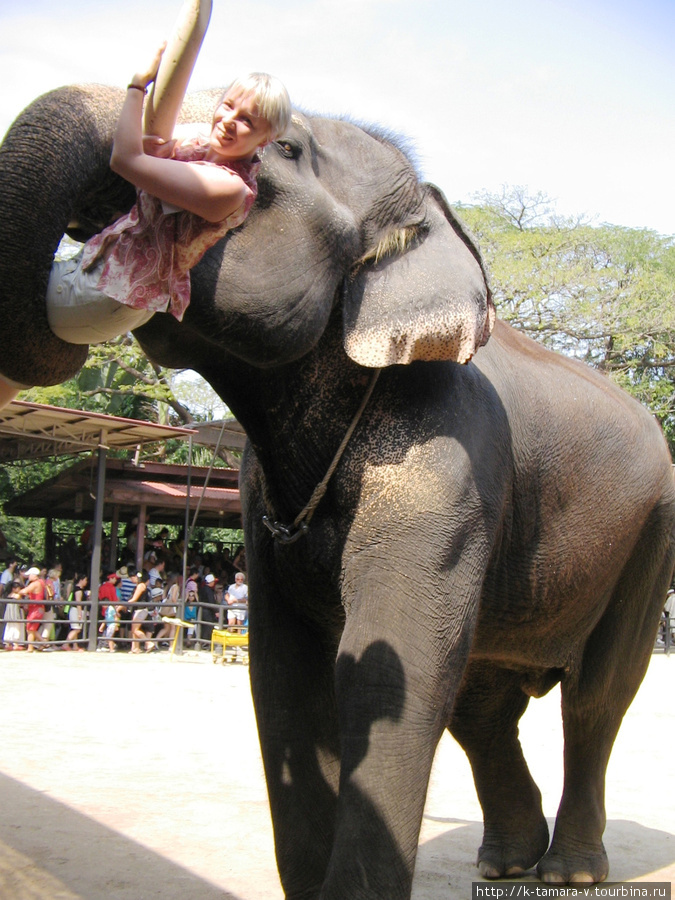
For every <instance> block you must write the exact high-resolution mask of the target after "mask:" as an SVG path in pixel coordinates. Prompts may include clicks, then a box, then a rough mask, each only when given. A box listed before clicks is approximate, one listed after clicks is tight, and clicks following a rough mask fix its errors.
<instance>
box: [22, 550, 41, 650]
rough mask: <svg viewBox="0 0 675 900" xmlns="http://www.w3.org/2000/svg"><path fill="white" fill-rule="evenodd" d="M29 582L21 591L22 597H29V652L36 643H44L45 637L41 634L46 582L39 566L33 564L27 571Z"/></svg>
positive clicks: (27, 628)
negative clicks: (41, 575)
mask: <svg viewBox="0 0 675 900" xmlns="http://www.w3.org/2000/svg"><path fill="white" fill-rule="evenodd" d="M26 577H27V578H28V584H27V585H26V587H24V588H22V589H21V590H20V591H19V593H20V595H21V596H22V597H28V599H29V603H28V609H27V610H26V637H27V639H28V652H29V653H33V652H34V651H35V643H36V642H38V643H43V642H44V640H45V639H44V638H43V637H42V635H41V634H40V625H41V624H42V618H43V616H44V614H45V607H44V599H45V583H44V581H42V579H41V578H40V570H39V569H38V567H37V566H31V568H30V569H28V571H27V572H26Z"/></svg>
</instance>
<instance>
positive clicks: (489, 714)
mask: <svg viewBox="0 0 675 900" xmlns="http://www.w3.org/2000/svg"><path fill="white" fill-rule="evenodd" d="M521 681H522V676H521V675H520V674H518V673H516V672H511V671H509V670H506V669H501V668H498V667H496V666H494V665H493V664H491V663H486V662H482V661H481V662H474V663H472V664H471V665H470V666H469V668H468V669H467V672H466V674H465V677H464V681H463V684H462V689H461V692H460V694H459V697H458V698H457V702H456V704H455V708H454V710H453V714H452V718H451V721H450V724H449V726H448V727H449V730H450V732H451V734H452V735H453V737H454V738H455V739H456V740H457V741H458V743H459V744H460V745H461V746H462V748H463V749H464V751H465V752H466V754H467V756H468V757H469V762H470V763H471V768H472V771H473V777H474V782H475V785H476V791H477V792H478V799H479V800H480V804H481V807H482V809H483V819H484V827H483V842H482V844H481V847H480V849H479V851H478V862H477V865H478V869H479V871H480V874H481V875H482V876H483V877H484V878H503V877H505V876H507V877H513V876H515V875H522V874H523V873H524V872H525V871H527V870H528V869H531V868H532V867H533V866H534V865H535V864H536V863H537V861H538V860H539V859H540V858H541V857H542V856H543V854H544V853H545V852H546V849H547V847H548V841H549V834H548V825H547V824H546V819H545V818H544V814H543V812H542V808H541V793H540V791H539V788H538V787H537V785H536V784H535V782H534V780H533V779H532V776H531V775H530V771H529V769H528V767H527V763H526V762H525V758H524V756H523V751H522V748H521V746H520V741H519V739H518V721H519V719H520V717H521V716H522V714H523V713H524V712H525V709H526V707H527V704H528V701H529V697H527V696H526V694H525V693H524V692H523V690H522V687H521Z"/></svg>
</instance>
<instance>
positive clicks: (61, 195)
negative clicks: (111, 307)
mask: <svg viewBox="0 0 675 900" xmlns="http://www.w3.org/2000/svg"><path fill="white" fill-rule="evenodd" d="M215 96H216V95H215V94H213V95H211V94H208V93H206V94H203V95H197V96H195V97H194V98H193V99H192V100H190V101H189V103H188V104H187V106H186V112H185V115H186V117H188V118H190V117H194V118H195V119H203V118H204V116H205V110H208V109H209V108H210V107H211V106H212V105H213V99H214V97H215ZM120 102H121V92H119V91H114V90H112V89H105V88H99V87H94V88H69V89H62V90H60V91H56V92H54V93H52V94H49V95H46V96H45V97H44V98H41V99H40V100H38V101H36V103H35V104H34V105H33V106H32V107H30V108H29V109H28V110H27V111H26V112H25V113H24V114H23V115H22V117H21V118H20V119H19V121H17V123H16V124H15V125H14V127H13V129H12V130H11V131H10V133H9V135H8V137H7V139H6V141H5V142H4V145H3V147H2V150H1V151H0V191H1V193H2V196H3V199H4V207H3V208H4V211H3V222H2V235H1V237H2V240H1V241H0V254H1V258H0V276H1V277H0V285H2V288H1V289H2V292H3V294H2V303H3V309H4V310H5V312H4V317H5V318H4V321H5V322H7V321H12V322H13V323H14V324H15V326H16V328H17V333H18V334H19V335H24V334H30V335H31V336H32V339H31V341H30V342H29V343H28V345H27V344H26V343H25V342H23V341H17V342H16V343H14V344H12V343H11V342H10V343H9V344H6V345H5V347H4V352H3V358H2V360H1V364H2V366H3V367H4V372H5V374H6V375H8V376H9V377H10V378H13V379H15V380H16V381H17V382H19V383H24V384H34V383H40V384H48V383H53V382H57V381H59V380H61V379H63V378H65V377H66V376H68V375H70V374H72V373H73V372H74V371H76V369H77V367H78V366H79V365H81V363H82V361H83V358H84V351H83V350H82V349H81V348H76V347H72V346H70V345H67V344H63V343H62V342H60V341H58V340H57V339H56V338H55V337H54V336H53V335H51V333H50V332H49V330H48V326H47V323H46V317H45V312H44V300H43V297H44V288H45V284H46V279H47V274H48V271H49V265H50V261H51V257H52V254H53V253H54V250H55V248H56V245H57V242H58V239H59V238H60V236H61V234H62V232H63V231H64V230H65V229H66V227H68V226H69V223H70V227H71V228H72V229H74V230H75V231H76V232H77V233H78V234H81V235H82V234H85V235H86V234H87V233H91V232H92V231H95V230H97V229H100V228H101V227H102V226H103V225H105V224H106V223H107V222H108V221H110V220H111V218H113V217H114V216H115V215H117V214H118V213H119V212H120V211H121V210H124V209H125V208H128V206H129V205H130V203H131V202H132V200H133V196H130V192H129V190H128V189H127V187H126V186H125V185H124V184H123V183H122V182H121V181H120V180H119V179H117V178H116V177H113V176H112V175H111V174H110V172H109V170H108V166H107V160H108V155H109V147H110V141H111V134H112V128H113V124H114V120H115V116H116V111H117V109H118V108H119V105H120ZM491 328H492V315H491V302H490V298H489V289H488V286H487V282H486V278H485V274H484V271H483V267H482V264H481V261H480V256H479V254H478V252H477V250H476V249H475V247H474V246H473V245H472V243H471V240H470V239H469V238H468V237H467V235H466V234H465V233H464V231H463V229H462V227H461V225H460V224H459V222H458V221H457V219H456V218H455V215H454V214H453V212H452V210H451V209H450V208H449V207H448V205H447V204H446V202H445V201H444V199H443V197H442V195H441V194H440V193H439V191H438V190H437V189H435V188H433V187H431V186H428V185H424V184H421V183H420V182H419V180H418V177H417V176H416V173H415V171H414V167H413V166H412V165H411V163H410V161H409V160H408V158H407V157H406V155H405V153H404V152H402V151H401V149H399V148H398V147H397V146H396V144H395V142H392V140H390V139H388V138H387V137H386V136H384V135H382V134H379V133H378V132H377V131H374V130H370V131H369V130H366V129H362V128H359V127H357V126H355V125H354V124H350V123H349V122H346V121H339V120H335V119H328V118H321V117H311V118H310V117H307V116H304V115H300V114H297V115H296V117H295V119H294V123H293V125H292V127H291V129H290V131H289V132H288V134H287V136H286V137H285V138H284V140H282V141H279V142H277V143H275V144H273V145H271V146H269V147H268V148H267V149H266V150H265V152H264V157H263V165H262V169H261V173H260V177H259V196H258V200H257V203H256V205H255V206H254V207H253V209H252V211H251V214H250V216H249V218H248V219H247V221H246V222H245V223H244V224H243V225H242V226H241V227H240V228H239V229H237V230H235V231H233V232H232V233H230V234H229V235H228V236H227V237H226V238H225V239H224V240H223V241H222V242H221V243H219V244H218V245H216V246H215V247H214V248H213V249H212V250H211V251H209V252H208V254H207V255H206V256H205V258H204V259H203V260H202V262H201V263H200V264H199V265H198V267H197V268H196V269H194V270H193V273H192V302H191V305H190V307H189V309H188V311H187V314H186V316H185V319H184V321H183V322H182V324H178V323H177V322H176V321H175V320H173V319H171V318H170V317H169V316H166V315H162V314H157V315H156V316H155V317H154V318H153V319H152V321H151V322H150V323H148V324H147V325H145V326H144V327H143V328H141V329H139V330H138V331H137V332H136V336H137V338H138V340H139V341H140V342H141V344H142V345H143V347H144V348H145V350H146V351H147V353H148V354H149V355H150V357H151V358H152V359H154V360H156V361H157V362H158V363H160V364H162V365H165V366H180V367H191V368H193V369H195V370H196V371H197V372H200V373H201V374H202V375H203V376H204V377H205V378H206V379H207V380H208V381H209V382H210V383H211V384H212V385H213V386H214V388H215V389H216V390H217V391H218V393H219V394H220V395H221V396H222V397H223V398H224V400H225V401H226V402H227V404H228V406H229V407H230V408H231V409H232V411H233V412H234V413H235V415H236V416H237V418H238V419H239V420H240V421H241V422H242V424H243V425H244V427H245V429H246V432H247V434H248V438H249V444H248V448H247V451H246V453H245V458H244V461H243V465H242V473H241V490H242V498H243V503H244V509H245V531H246V552H247V559H248V565H249V572H250V577H249V585H250V648H251V683H252V690H253V697H254V703H255V710H256V716H257V721H258V727H259V731H260V739H261V746H262V754H263V759H264V765H265V772H266V778H267V784H268V789H269V798H270V804H271V809H272V817H273V822H274V833H275V841H276V853H277V860H278V866H279V872H280V877H281V881H282V884H283V887H284V890H285V893H286V896H287V897H288V898H292V900H310V898H321V900H337V898H340V900H347V898H349V900H356V898H380V900H398V898H407V897H409V896H410V890H411V881H412V876H413V868H414V863H415V855H416V849H417V841H418V835H419V829H420V823H421V819H422V813H423V807H424V801H425V792H426V788H427V783H428V778H429V772H430V768H431V764H432V759H433V756H434V751H435V749H436V745H437V743H438V741H439V738H440V736H441V734H442V733H443V731H444V729H446V728H448V729H449V730H450V731H451V732H452V734H453V735H454V736H455V737H456V738H457V740H458V741H459V742H460V744H461V745H462V746H463V748H464V749H465V750H466V752H467V754H468V757H469V759H470V762H471V766H472V769H473V774H474V779H475V784H476V788H477V791H478V795H479V798H480V802H481V804H482V808H483V811H484V837H483V843H482V846H481V848H480V850H479V853H478V866H479V871H480V874H481V875H482V876H484V877H487V878H498V877H502V876H514V875H518V874H521V873H523V872H525V871H526V870H528V869H530V868H531V867H533V866H537V869H538V873H539V876H540V878H541V879H543V880H544V881H546V882H551V883H567V882H572V883H585V882H596V881H601V880H602V879H604V878H605V877H606V876H607V873H608V861H607V856H606V853H605V850H604V847H603V843H602V834H603V830H604V826H605V810H604V780H605V770H606V766H607V762H608V759H609V755H610V752H611V748H612V744H613V742H614V739H615V736H616V734H617V731H618V728H619V726H620V723H621V719H622V717H623V715H624V713H625V711H626V709H627V707H628V706H629V704H630V702H631V700H632V698H633V696H634V694H635V692H636V690H637V688H638V686H639V684H640V681H641V680H642V677H643V675H644V673H645V670H646V668H647V665H648V663H649V659H650V653H651V649H652V645H653V641H654V638H655V635H656V631H657V628H658V623H659V617H660V614H661V609H662V607H663V601H664V598H665V595H666V590H667V587H668V584H669V581H670V578H671V575H672V571H673V561H674V556H673V552H674V550H673V547H674V545H673V527H674V522H675V498H674V494H673V478H672V475H671V461H670V457H669V453H668V450H667V448H666V444H665V442H664V440H663V438H662V435H661V433H660V430H659V428H658V426H657V425H656V423H655V422H654V421H653V419H652V418H651V416H649V415H648V414H647V412H645V411H644V410H643V409H642V408H641V407H640V406H639V405H638V404H637V403H636V402H635V401H633V400H632V399H631V398H630V397H628V396H627V395H626V394H624V393H622V392H621V391H620V390H618V389H617V388H616V387H614V386H613V385H612V384H611V383H610V382H609V381H608V380H607V379H606V378H604V377H603V376H601V375H599V374H597V373H596V372H593V371H591V370H589V369H587V368H585V367H583V366H582V365H580V364H577V363H575V362H573V361H571V360H569V359H566V358H563V357H560V356H556V355H553V354H551V353H549V352H547V351H546V350H544V349H542V348H541V347H539V346H538V345H537V344H535V343H533V342H532V341H530V340H528V339H527V338H525V337H523V336H522V335H521V334H519V333H517V332H516V331H514V330H512V329H511V328H509V327H508V326H506V325H505V324H503V323H500V322H496V323H495V324H494V327H493V328H492V335H491V337H490V340H489V341H487V338H488V334H489V332H490V330H491ZM474 354H475V355H474ZM472 357H473V358H472ZM558 683H560V685H561V689H562V716H563V721H564V732H565V751H564V752H565V783H564V791H563V795H562V799H561V803H560V808H559V811H558V815H557V820H556V825H555V832H554V834H553V836H552V839H551V840H549V833H548V828H547V824H546V821H545V818H544V815H543V813H542V808H541V797H540V793H539V790H538V788H537V786H536V784H535V783H534V781H533V779H532V777H531V776H530V773H529V771H528V768H527V765H526V762H525V760H524V757H523V754H522V751H521V747H520V744H519V740H518V720H519V718H520V717H521V715H522V714H523V712H524V710H525V708H526V707H527V704H528V702H529V699H530V697H540V696H542V695H543V694H545V693H546V692H547V691H548V690H550V689H551V688H552V687H553V686H554V685H556V684H558ZM450 812H451V810H450Z"/></svg>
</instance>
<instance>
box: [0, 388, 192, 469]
mask: <svg viewBox="0 0 675 900" xmlns="http://www.w3.org/2000/svg"><path fill="white" fill-rule="evenodd" d="M196 433H197V432H196V431H195V430H194V429H192V428H175V427H173V426H170V425H156V424H154V423H153V422H141V421H139V420H137V419H124V418H120V417H118V416H107V415H104V414H103V413H92V412H84V411H82V410H75V409H63V408H62V407H59V406H47V405H44V404H41V403H26V402H25V401H23V400H13V401H12V402H11V403H9V404H8V405H7V406H6V407H5V408H4V409H0V460H4V461H7V460H15V459H40V458H42V457H45V456H57V455H62V454H69V453H82V452H84V451H87V450H96V449H98V448H99V447H101V446H103V447H106V448H111V447H115V448H117V449H124V448H127V449H134V448H135V447H137V446H139V445H143V444H148V443H151V442H153V441H166V440H169V439H171V438H173V439H176V438H178V439H181V440H186V439H187V438H188V437H189V436H190V435H191V434H193V435H194V434H196Z"/></svg>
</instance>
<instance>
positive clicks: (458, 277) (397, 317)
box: [343, 185, 495, 368]
mask: <svg viewBox="0 0 675 900" xmlns="http://www.w3.org/2000/svg"><path fill="white" fill-rule="evenodd" d="M424 204H425V215H424V220H423V222H422V223H421V225H419V226H414V227H413V228H411V229H399V230H398V231H397V232H395V233H394V234H393V235H389V236H388V237H385V239H384V241H383V242H380V245H379V247H378V248H377V249H375V250H373V252H372V253H370V254H368V256H367V257H365V258H364V260H362V263H361V265H360V266H359V267H358V268H357V271H356V272H355V273H354V274H353V276H352V277H351V278H350V279H349V280H348V281H347V282H346V283H345V285H344V297H343V301H344V305H343V316H344V345H345V350H346V352H347V354H348V355H349V356H350V357H351V359H353V360H354V362H356V363H359V364H360V365H362V366H368V367H371V368H379V367H381V366H392V365H407V364H408V363H411V362H414V361H415V360H453V361H454V362H458V363H465V362H468V361H469V360H470V359H471V358H472V356H473V355H474V353H475V352H476V350H477V349H478V348H479V347H481V346H482V345H483V344H485V343H486V341H487V340H488V338H489V336H490V332H491V330H492V325H493V323H494V317H495V310H494V304H493V302H492V296H491V292H490V287H489V283H488V278H487V275H486V272H485V269H484V266H483V262H482V259H481V256H480V253H479V251H478V249H477V248H476V246H475V245H474V244H473V242H472V240H471V239H470V237H469V236H468V234H467V233H466V232H465V231H464V229H463V228H462V226H461V225H460V223H459V222H458V220H457V219H456V218H455V216H454V214H453V212H452V210H451V209H450V206H449V205H448V203H447V201H446V200H445V198H444V197H443V195H442V194H441V192H440V191H439V190H438V188H436V187H434V186H433V185H425V188H424ZM383 254H384V255H383Z"/></svg>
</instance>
